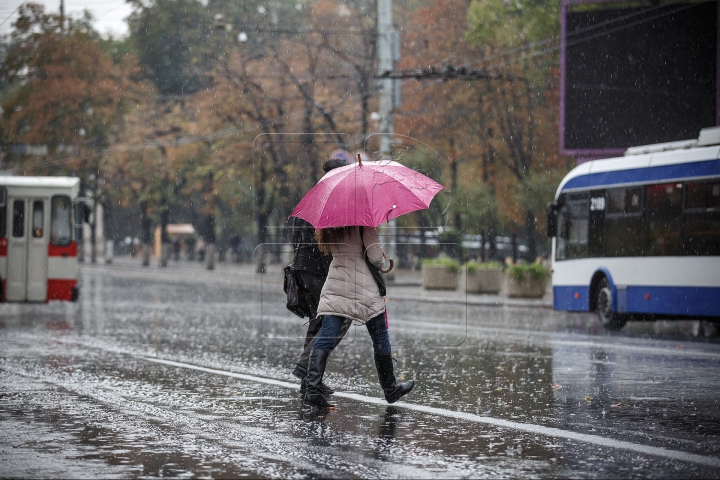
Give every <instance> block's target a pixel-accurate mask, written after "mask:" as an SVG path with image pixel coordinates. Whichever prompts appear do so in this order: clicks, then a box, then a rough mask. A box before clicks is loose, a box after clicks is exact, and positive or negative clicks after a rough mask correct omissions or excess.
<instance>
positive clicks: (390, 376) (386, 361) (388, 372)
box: [375, 353, 415, 403]
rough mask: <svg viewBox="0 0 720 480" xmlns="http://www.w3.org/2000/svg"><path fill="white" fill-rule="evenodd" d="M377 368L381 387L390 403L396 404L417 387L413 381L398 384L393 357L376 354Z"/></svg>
mask: <svg viewBox="0 0 720 480" xmlns="http://www.w3.org/2000/svg"><path fill="white" fill-rule="evenodd" d="M375 368H376V369H377V372H378V378H379V379H380V386H381V387H382V389H383V392H385V400H387V402H388V403H395V402H397V401H398V400H400V397H402V396H403V395H407V394H408V393H410V390H412V389H413V387H414V386H415V382H414V381H413V380H408V381H407V382H405V383H397V382H396V381H395V371H394V368H393V359H392V355H378V354H377V353H376V354H375Z"/></svg>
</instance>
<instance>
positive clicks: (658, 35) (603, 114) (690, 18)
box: [561, 1, 718, 154]
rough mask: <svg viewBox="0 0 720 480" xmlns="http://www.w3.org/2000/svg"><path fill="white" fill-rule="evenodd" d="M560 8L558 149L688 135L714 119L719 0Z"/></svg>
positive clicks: (621, 145) (609, 148) (590, 150)
mask: <svg viewBox="0 0 720 480" xmlns="http://www.w3.org/2000/svg"><path fill="white" fill-rule="evenodd" d="M636 5H637V4H636ZM563 14H564V15H565V17H564V28H563V58H562V65H561V66H562V74H563V84H562V92H561V102H562V104H561V112H562V113H561V115H562V118H561V137H562V138H561V145H562V149H563V153H575V154H602V153H617V152H618V151H621V150H624V149H625V148H627V147H630V146H633V145H645V144H649V143H661V142H671V141H676V140H686V139H692V138H697V136H698V132H699V131H700V129H701V128H705V127H710V126H713V125H715V124H716V115H717V108H718V107H717V105H718V100H717V99H718V95H717V90H716V89H717V77H718V70H717V67H718V65H717V57H718V49H717V47H718V45H717V42H718V26H717V21H718V4H717V1H713V2H694V3H687V2H685V3H673V4H665V5H654V6H653V5H652V4H647V3H646V4H644V5H643V6H642V7H635V8H606V6H604V5H602V4H587V3H583V4H566V5H565V6H564V9H563Z"/></svg>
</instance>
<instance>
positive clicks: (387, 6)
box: [376, 0, 400, 280]
mask: <svg viewBox="0 0 720 480" xmlns="http://www.w3.org/2000/svg"><path fill="white" fill-rule="evenodd" d="M376 1H377V57H378V75H383V74H386V72H387V73H389V72H392V71H393V70H394V69H395V61H396V60H397V59H398V57H399V56H400V55H399V53H400V52H399V51H398V50H399V45H400V42H399V41H398V33H397V32H396V31H395V27H394V26H393V20H392V0H376ZM396 82H397V80H395V79H392V78H383V79H381V80H380V81H379V83H380V105H379V107H380V108H379V109H380V112H379V113H380V133H381V134H382V135H381V136H380V158H390V153H391V151H392V141H393V135H394V133H395V123H394V122H393V114H394V113H395V103H396V102H395V87H396ZM388 224H389V225H388V229H387V230H388V235H387V237H388V241H387V242H386V243H387V250H388V252H387V253H388V256H389V257H390V258H394V257H395V251H396V249H395V246H396V243H397V221H396V220H395V219H393V220H390V221H389V222H388ZM395 266H396V267H399V266H400V265H399V262H398V260H397V259H395ZM394 277H395V273H394V272H390V273H388V274H387V278H388V279H389V280H392V279H394Z"/></svg>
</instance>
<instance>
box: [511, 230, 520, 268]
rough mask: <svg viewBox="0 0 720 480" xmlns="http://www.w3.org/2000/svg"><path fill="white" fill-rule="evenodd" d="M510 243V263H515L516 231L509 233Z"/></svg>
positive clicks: (516, 257)
mask: <svg viewBox="0 0 720 480" xmlns="http://www.w3.org/2000/svg"><path fill="white" fill-rule="evenodd" d="M510 242H511V243H510V244H511V245H512V263H513V265H515V264H516V263H517V259H518V248H517V247H518V244H517V233H515V232H512V235H510Z"/></svg>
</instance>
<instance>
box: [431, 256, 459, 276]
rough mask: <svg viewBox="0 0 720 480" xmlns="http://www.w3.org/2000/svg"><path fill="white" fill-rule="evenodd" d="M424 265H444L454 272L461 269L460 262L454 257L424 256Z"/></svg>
mask: <svg viewBox="0 0 720 480" xmlns="http://www.w3.org/2000/svg"><path fill="white" fill-rule="evenodd" d="M421 263H422V265H443V266H444V267H446V268H447V269H448V270H450V271H451V272H453V273H457V272H459V271H460V262H458V261H457V260H455V259H454V258H447V257H443V258H423V260H422V262H421Z"/></svg>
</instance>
